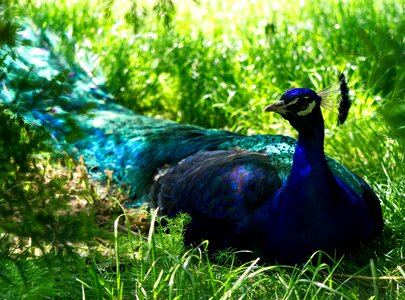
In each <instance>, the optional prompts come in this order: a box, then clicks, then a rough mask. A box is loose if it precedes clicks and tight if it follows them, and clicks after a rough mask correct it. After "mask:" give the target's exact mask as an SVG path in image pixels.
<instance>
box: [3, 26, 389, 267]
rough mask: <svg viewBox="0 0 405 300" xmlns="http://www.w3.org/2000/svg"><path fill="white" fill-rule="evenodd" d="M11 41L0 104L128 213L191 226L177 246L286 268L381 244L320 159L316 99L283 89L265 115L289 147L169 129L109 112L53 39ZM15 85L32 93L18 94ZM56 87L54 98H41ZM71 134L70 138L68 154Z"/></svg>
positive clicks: (336, 170) (353, 186) (267, 139)
mask: <svg viewBox="0 0 405 300" xmlns="http://www.w3.org/2000/svg"><path fill="white" fill-rule="evenodd" d="M22 36H23V38H24V39H25V40H26V44H27V43H28V44H30V46H24V47H19V48H18V49H17V50H16V53H15V56H14V57H11V56H9V57H7V58H6V61H7V64H6V65H7V70H6V72H3V80H2V84H3V87H2V89H1V91H0V103H2V105H3V106H5V107H8V108H9V109H10V110H13V111H14V112H16V113H18V114H19V115H22V116H23V117H24V118H25V120H26V121H27V122H29V123H31V124H40V125H41V126H42V127H44V128H47V129H48V130H49V131H50V132H51V134H52V136H53V143H54V144H55V145H57V146H60V147H63V148H65V149H68V151H70V152H71V153H72V154H74V155H82V156H83V157H84V160H85V162H86V165H87V167H88V170H89V172H90V173H91V174H92V175H93V176H95V177H97V176H100V174H102V173H103V170H106V169H108V170H111V171H113V176H114V179H115V181H116V182H118V183H123V184H125V185H127V186H129V187H130V191H131V194H132V196H133V199H135V200H134V201H138V202H143V203H149V204H150V206H152V207H159V208H160V210H159V211H160V213H161V214H165V215H168V216H169V217H174V216H176V215H177V214H178V213H180V212H185V213H188V214H190V216H191V219H192V220H191V223H190V224H189V225H188V227H187V230H186V233H185V238H186V241H187V242H195V243H198V242H200V241H201V240H203V239H208V240H209V245H210V248H211V249H223V248H226V247H234V248H237V249H247V250H252V251H253V253H254V254H255V255H259V256H261V257H263V258H264V259H266V260H278V261H280V262H287V263H295V262H300V261H303V260H304V259H306V258H307V257H308V256H309V255H311V254H312V253H313V252H314V251H316V250H319V249H321V250H324V251H327V252H331V253H332V252H333V251H335V250H337V251H339V252H342V253H344V252H347V251H351V250H354V249H356V248H357V247H358V246H359V245H360V244H361V243H367V242H370V241H371V240H373V239H374V238H375V237H377V236H378V235H379V234H380V232H381V230H382V224H383V221H382V214H381V207H380V204H379V200H378V198H377V196H376V195H375V194H374V192H373V191H372V190H371V188H370V187H369V186H368V184H367V183H366V182H364V181H363V180H362V179H361V178H359V177H358V176H356V175H355V174H353V173H352V172H350V171H349V170H347V169H346V168H345V167H344V166H342V165H341V164H339V163H337V162H336V161H334V160H333V159H331V158H329V157H327V156H325V154H324V148H323V142H324V123H323V117H322V113H321V109H320V106H321V104H322V98H321V97H320V96H319V95H318V94H316V93H315V92H314V91H312V90H310V89H304V88H303V89H291V90H289V91H287V92H286V93H285V94H284V95H283V96H282V97H281V99H280V101H278V102H276V103H275V104H273V105H270V106H268V107H267V108H266V111H273V112H277V113H279V114H281V116H282V117H283V118H285V119H286V120H288V121H289V122H290V124H291V125H292V126H293V127H294V128H295V129H296V130H297V131H298V132H299V137H298V140H297V141H295V140H294V139H292V138H290V137H285V136H279V135H255V136H244V135H240V134H236V133H232V132H228V131H224V130H216V129H205V128H201V127H198V126H193V125H184V124H178V123H175V122H172V121H168V120H160V119H154V118H149V117H145V116H142V115H138V114H136V113H134V112H132V111H130V110H129V109H126V108H124V107H122V106H120V105H118V104H116V103H115V102H114V100H113V99H112V98H111V97H110V96H109V95H108V94H107V93H106V92H104V91H103V90H102V89H101V88H100V85H99V84H97V82H96V78H94V77H92V75H91V73H90V72H88V71H85V70H84V68H83V67H80V66H78V65H73V66H72V65H69V64H68V63H67V62H66V61H64V60H63V58H61V57H57V56H55V55H54V53H52V48H53V47H52V43H55V40H54V39H55V38H54V37H53V36H52V35H50V34H48V35H47V34H45V33H41V34H39V33H37V32H35V31H34V30H33V29H32V28H31V29H30V28H27V29H26V30H24V31H23V33H22ZM40 36H41V38H39V37H40ZM24 76H25V77H24ZM21 78H26V79H27V80H29V81H30V82H34V83H36V84H34V85H33V84H31V85H30V88H22V85H21V82H22V81H21ZM33 86H34V87H33ZM55 86H57V87H58V88H59V90H60V91H61V93H60V94H59V95H53V94H49V93H48V90H47V87H53V90H55V88H54V87H55ZM49 90H51V89H49ZM346 92H347V91H346ZM341 113H342V114H345V113H346V114H347V110H346V112H344V111H343V112H341ZM77 127H78V128H80V132H81V136H80V137H79V138H76V139H75V140H74V142H71V141H69V138H68V137H69V133H71V132H72V131H74V129H77Z"/></svg>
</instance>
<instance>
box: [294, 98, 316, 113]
mask: <svg viewBox="0 0 405 300" xmlns="http://www.w3.org/2000/svg"><path fill="white" fill-rule="evenodd" d="M315 106H316V102H315V101H314V100H312V101H311V102H309V103H308V105H307V106H306V108H304V109H302V110H300V111H298V112H297V115H298V116H306V115H307V114H310V113H311V112H312V111H313V110H314V108H315Z"/></svg>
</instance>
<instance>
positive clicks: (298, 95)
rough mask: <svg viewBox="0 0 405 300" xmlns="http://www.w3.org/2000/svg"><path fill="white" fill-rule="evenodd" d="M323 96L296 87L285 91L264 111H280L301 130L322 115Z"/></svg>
mask: <svg viewBox="0 0 405 300" xmlns="http://www.w3.org/2000/svg"><path fill="white" fill-rule="evenodd" d="M321 101H322V98H321V97H320V96H319V95H318V94H317V93H315V92H314V91H313V90H311V89H308V88H294V89H291V90H288V91H287V92H285V93H284V94H283V95H282V96H281V98H280V100H279V101H277V102H276V103H273V104H271V105H268V106H266V108H265V109H264V111H273V112H276V113H279V114H280V115H281V116H282V117H283V118H284V119H286V120H288V121H289V122H290V124H291V125H292V126H293V127H294V128H295V129H297V130H298V131H299V132H300V131H302V130H304V129H305V128H308V127H311V124H313V122H314V120H319V116H322V115H321V110H320V106H321Z"/></svg>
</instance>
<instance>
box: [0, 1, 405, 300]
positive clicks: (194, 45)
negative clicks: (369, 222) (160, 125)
mask: <svg viewBox="0 0 405 300" xmlns="http://www.w3.org/2000/svg"><path fill="white" fill-rule="evenodd" d="M239 2H241V1H201V3H200V4H199V5H197V4H196V3H194V2H193V1H187V2H185V1H182V2H180V1H179V2H176V5H175V7H176V8H177V12H176V14H174V15H170V14H167V18H166V21H165V20H159V18H158V17H156V15H155V14H154V13H153V12H152V10H153V7H152V6H151V5H146V4H145V5H146V7H145V8H142V5H141V4H139V3H140V2H137V3H138V7H137V8H136V9H135V10H132V12H133V13H129V12H130V11H131V5H130V4H129V3H128V2H125V1H115V2H114V1H113V2H109V4H105V3H104V2H103V3H104V4H102V3H101V2H97V1H91V0H88V1H75V2H72V1H67V0H66V1H64V0H55V1H47V2H38V5H37V2H35V1H32V2H31V5H29V6H28V7H29V9H28V10H27V12H26V14H27V15H29V17H30V18H32V20H33V21H34V23H36V24H37V25H38V26H40V27H42V28H47V29H48V30H53V31H55V32H58V33H59V34H60V36H61V39H62V43H60V49H57V51H59V52H61V53H62V54H63V55H65V56H66V57H67V59H68V60H69V61H70V62H71V63H72V64H73V63H74V62H75V61H80V62H81V64H84V65H87V66H88V67H89V68H91V69H93V68H94V72H95V73H97V74H104V76H105V78H106V86H107V89H108V90H109V91H110V92H111V93H112V94H113V95H114V96H115V97H116V98H117V99H118V101H119V102H120V103H122V104H123V105H125V106H127V107H130V108H132V109H134V110H136V111H138V112H140V113H144V114H148V115H152V116H157V117H164V118H170V119H174V120H176V121H179V122H187V123H193V124H199V125H201V126H205V127H216V128H226V129H229V130H232V131H237V132H242V133H247V134H256V133H270V134H286V135H293V136H294V135H295V132H293V131H291V128H290V126H289V124H288V123H287V122H285V121H283V120H282V119H281V118H280V117H278V116H276V115H268V114H265V113H263V112H262V109H263V107H264V106H265V105H267V104H269V103H271V102H273V101H274V100H275V99H277V98H278V97H279V96H280V95H281V94H282V93H283V92H284V91H285V90H287V89H289V88H291V87H303V86H305V87H310V88H313V89H315V90H320V89H322V88H325V87H327V86H329V85H331V84H336V83H337V74H338V72H340V71H345V72H346V75H347V78H348V81H349V87H350V89H351V91H352V93H351V97H352V99H353V100H354V103H353V106H352V110H351V112H350V115H349V119H348V121H347V124H345V125H344V126H342V127H337V126H336V119H337V114H336V113H335V112H329V111H325V114H324V115H325V119H326V127H327V131H326V151H327V153H328V154H329V155H330V156H331V157H333V158H335V159H337V160H338V161H340V162H342V163H343V164H344V165H346V166H347V167H349V169H351V170H353V171H354V172H356V173H358V174H359V175H361V176H362V177H364V178H365V179H366V180H367V182H369V183H370V185H371V186H372V187H373V189H374V190H375V191H376V192H377V193H378V195H379V197H380V199H381V202H382V207H383V213H384V220H385V230H384V234H383V236H382V237H381V238H380V239H378V240H376V241H375V242H374V243H373V244H372V245H370V246H367V247H365V248H364V249H362V250H361V251H360V252H359V253H357V254H354V255H351V256H346V257H344V258H342V259H341V258H333V263H331V264H330V265H327V264H324V263H322V262H321V261H320V260H319V259H318V256H314V258H312V259H309V260H308V262H306V263H305V264H303V265H299V266H281V265H270V266H269V265H265V264H264V265H263V264H260V262H259V264H257V262H256V261H252V262H248V263H242V262H239V261H238V258H237V256H236V255H235V253H234V252H233V251H232V250H227V251H224V252H221V253H219V254H216V255H215V256H216V258H213V257H212V255H208V254H207V252H206V251H205V250H206V248H207V246H208V249H209V244H207V243H204V244H202V245H201V246H200V247H197V248H190V247H188V246H185V245H184V244H183V243H182V231H183V228H184V226H185V224H186V223H187V218H186V217H185V216H183V217H180V218H178V219H175V220H171V221H169V224H168V225H167V226H168V227H169V231H170V234H168V233H167V230H165V228H164V226H162V225H159V222H158V223H157V224H156V227H152V229H151V230H150V231H149V234H146V235H141V234H133V233H132V231H131V230H130V229H129V226H130V225H129V223H130V222H129V221H128V222H124V219H125V220H129V219H130V216H129V215H128V214H127V215H125V217H123V216H121V217H120V222H118V221H117V222H116V223H114V224H115V227H114V226H113V224H111V226H113V228H114V229H113V230H112V231H113V234H110V235H108V234H107V235H106V236H105V237H104V236H103V239H105V241H106V242H105V243H102V244H100V243H98V242H95V241H94V239H93V236H94V235H95V233H92V232H91V229H90V227H89V226H90V224H91V223H92V222H94V224H96V218H97V212H98V211H97V209H95V210H94V211H91V209H90V212H88V213H87V214H86V216H87V219H86V220H85V219H84V215H83V214H81V215H77V216H76V217H74V216H71V217H72V218H62V219H60V220H58V218H52V217H50V216H48V215H46V216H47V219H46V220H45V221H43V223H41V219H39V221H38V218H37V219H35V222H36V223H35V224H36V226H41V224H42V225H43V228H49V226H50V225H49V224H51V227H52V228H59V227H58V226H57V225H58V224H59V225H60V228H61V229H60V230H59V231H56V232H55V233H54V234H55V235H56V237H57V238H59V237H60V238H63V235H67V234H68V233H69V231H68V230H67V229H66V228H68V225H69V222H72V224H74V226H73V227H72V228H75V230H77V231H76V233H77V237H76V239H74V238H73V236H74V233H75V232H73V233H72V232H70V233H69V234H70V235H68V237H67V238H65V240H63V241H62V242H61V243H60V244H58V243H56V242H55V239H53V240H51V241H49V239H46V238H44V235H46V234H48V233H49V232H48V231H45V232H41V231H40V230H39V232H40V233H41V234H42V236H41V235H39V236H40V238H38V236H37V237H36V238H35V236H34V237H32V236H29V237H31V238H34V243H32V245H31V246H26V245H27V243H28V242H27V238H29V237H24V236H22V234H21V232H20V231H11V230H10V232H8V233H7V232H3V233H2V235H1V243H0V244H1V246H0V264H1V265H0V293H1V294H2V296H3V297H4V298H5V299H15V298H21V299H23V298H24V299H37V298H69V299H77V298H80V297H82V298H83V299H84V298H86V299H104V298H106V299H127V298H135V297H137V298H139V299H240V298H247V299H266V298H267V299H330V298H336V299H401V298H402V299H404V298H405V297H404V296H403V295H405V263H404V262H405V258H404V256H405V254H404V253H405V222H404V218H405V212H404V207H405V203H404V202H405V201H404V199H405V171H404V170H405V164H404V155H405V149H404V148H405V147H404V144H405V143H404V141H405V133H404V128H405V126H404V122H403V119H402V118H403V115H404V113H405V103H404V98H405V97H404V86H405V82H404V80H405V75H404V74H405V72H404V65H403V61H404V45H403V32H404V31H405V30H404V29H405V22H404V18H403V17H402V16H403V10H404V6H403V5H401V3H400V1H394V0H385V1H383V0H379V1H374V2H372V3H371V2H370V1H366V0H360V1H354V0H353V1H337V0H336V1H333V0H331V1H315V0H310V1H300V2H299V3H302V5H301V6H300V4H299V3H298V2H297V1H289V0H287V1H280V2H275V1H244V2H242V3H239ZM67 3H70V5H69V6H68V5H66V4H67ZM134 3H135V2H134ZM145 3H146V2H145ZM162 3H163V2H162ZM165 3H169V1H166V2H165ZM277 3H278V4H277ZM111 5H112V6H111ZM132 8H133V7H132ZM169 10H170V9H169ZM163 15H165V14H163ZM170 17H173V20H172V21H170ZM125 20H127V21H125ZM165 22H166V23H165ZM99 76H102V75H99ZM64 176H65V175H64ZM72 176H73V175H72ZM24 178H25V177H24ZM62 178H64V179H66V178H65V177H62ZM26 180H27V181H28V182H32V181H33V178H32V177H28V178H26ZM37 180H38V179H37ZM55 180H56V181H55V184H54V185H53V186H51V187H50V186H49V185H48V186H47V188H48V189H52V188H53V190H52V191H57V190H58V189H61V190H63V187H62V185H61V180H62V179H61V178H60V177H58V176H56V179H55ZM29 186H31V189H34V185H27V187H28V190H30V188H29ZM90 186H91V185H90ZM45 190H46V189H45ZM67 193H68V192H67ZM80 193H81V195H82V197H84V199H85V200H86V201H88V202H89V203H93V204H92V205H93V206H97V200H96V201H95V200H94V199H95V198H97V193H95V192H94V191H87V192H85V191H83V192H80ZM22 195H25V194H22ZM68 195H70V194H69V193H68ZM41 197H42V198H43V200H44V201H45V202H44V203H46V200H47V197H48V198H49V197H51V196H49V193H44V194H41ZM54 201H55V200H53V201H52V202H51V203H54ZM100 201H101V200H100ZM102 201H110V202H112V203H115V202H116V201H117V200H116V199H115V198H114V196H111V197H110V198H107V199H102ZM94 202H95V203H96V205H95V204H94ZM41 203H42V202H41ZM52 207H53V206H52ZM44 209H46V208H44ZM48 210H51V209H50V208H48ZM119 212H120V210H119V208H118V209H117V208H115V210H114V213H112V215H114V216H115V217H113V218H112V220H111V223H112V222H113V221H114V219H115V218H117V213H119ZM21 214H24V211H23V210H22V209H20V210H19V213H18V215H17V216H11V217H10V219H9V220H13V218H14V217H17V218H18V217H20V215H21ZM48 214H49V211H48ZM151 216H152V218H153V216H154V214H152V215H151ZM75 218H76V219H75ZM69 220H70V221H69ZM117 220H118V219H117ZM158 221H159V220H158ZM50 222H51V223H50ZM58 222H59V223H58ZM80 222H82V223H80ZM38 224H39V225H38ZM77 224H83V228H87V229H88V231H86V230H84V229H83V230H82V231H80V230H79V229H80V228H79V227H78V226H77ZM84 225H85V226H84ZM119 225H120V226H119ZM47 226H48V227H47ZM54 226H56V227H54ZM122 226H124V227H125V226H128V229H127V230H122ZM1 228H5V227H4V226H1ZM7 228H8V227H7ZM39 228H41V227H39ZM3 231H4V230H3ZM30 233H31V234H37V235H38V231H33V232H30ZM17 237H18V238H17ZM57 238H56V239H57ZM70 240H74V241H73V244H71V243H69V241H70ZM28 241H29V240H28ZM18 243H21V244H22V245H18ZM28 244H29V243H28ZM323 255H325V254H323Z"/></svg>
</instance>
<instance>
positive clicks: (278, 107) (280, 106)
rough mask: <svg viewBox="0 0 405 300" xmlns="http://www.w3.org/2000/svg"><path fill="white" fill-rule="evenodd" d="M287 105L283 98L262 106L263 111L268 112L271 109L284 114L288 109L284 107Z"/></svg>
mask: <svg viewBox="0 0 405 300" xmlns="http://www.w3.org/2000/svg"><path fill="white" fill-rule="evenodd" d="M286 107H287V105H286V104H285V101H284V100H279V101H277V102H276V103H273V104H270V105H267V106H266V107H265V108H264V111H266V112H269V111H273V112H276V113H279V114H285V113H287V112H288V110H287V109H286Z"/></svg>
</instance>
